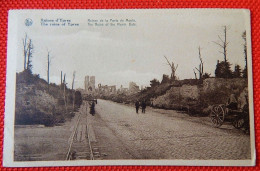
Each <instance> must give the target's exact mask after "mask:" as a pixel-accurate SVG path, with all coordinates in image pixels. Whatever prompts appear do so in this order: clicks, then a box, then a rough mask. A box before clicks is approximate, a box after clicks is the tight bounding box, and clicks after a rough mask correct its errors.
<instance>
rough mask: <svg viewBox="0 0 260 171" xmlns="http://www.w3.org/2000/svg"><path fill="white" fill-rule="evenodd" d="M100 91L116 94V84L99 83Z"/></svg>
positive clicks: (103, 93)
mask: <svg viewBox="0 0 260 171" xmlns="http://www.w3.org/2000/svg"><path fill="white" fill-rule="evenodd" d="M98 93H99V94H102V95H111V94H116V86H115V85H113V86H108V85H104V86H103V85H101V84H98Z"/></svg>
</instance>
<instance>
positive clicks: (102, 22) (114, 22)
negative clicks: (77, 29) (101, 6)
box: [88, 19, 136, 27]
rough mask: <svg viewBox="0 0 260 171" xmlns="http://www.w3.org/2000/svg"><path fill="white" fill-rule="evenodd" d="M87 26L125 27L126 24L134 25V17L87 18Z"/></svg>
mask: <svg viewBox="0 0 260 171" xmlns="http://www.w3.org/2000/svg"><path fill="white" fill-rule="evenodd" d="M88 26H93V27H109V26H112V27H115V26H119V27H126V26H131V27H133V26H136V21H135V19H88Z"/></svg>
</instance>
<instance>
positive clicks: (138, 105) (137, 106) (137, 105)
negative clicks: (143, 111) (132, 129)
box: [135, 101, 140, 113]
mask: <svg viewBox="0 0 260 171" xmlns="http://www.w3.org/2000/svg"><path fill="white" fill-rule="evenodd" d="M139 107H140V104H139V101H136V102H135V109H136V113H138V110H139Z"/></svg>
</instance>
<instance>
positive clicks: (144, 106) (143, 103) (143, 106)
mask: <svg viewBox="0 0 260 171" xmlns="http://www.w3.org/2000/svg"><path fill="white" fill-rule="evenodd" d="M141 106H142V113H145V108H146V103H145V101H144V100H143V101H142V104H141Z"/></svg>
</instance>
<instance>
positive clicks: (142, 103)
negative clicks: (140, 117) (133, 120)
mask: <svg viewBox="0 0 260 171" xmlns="http://www.w3.org/2000/svg"><path fill="white" fill-rule="evenodd" d="M140 106H141V108H142V113H145V108H146V102H145V101H144V100H143V101H142V102H141V103H140V102H139V101H136V102H135V109H136V113H138V111H139V108H140Z"/></svg>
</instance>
